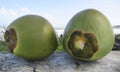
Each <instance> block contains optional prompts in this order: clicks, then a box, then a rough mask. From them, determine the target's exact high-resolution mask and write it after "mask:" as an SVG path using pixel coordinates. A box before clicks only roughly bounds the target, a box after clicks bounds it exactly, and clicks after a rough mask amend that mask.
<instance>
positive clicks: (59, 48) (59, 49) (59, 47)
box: [56, 35, 64, 52]
mask: <svg viewBox="0 0 120 72" xmlns="http://www.w3.org/2000/svg"><path fill="white" fill-rule="evenodd" d="M63 50H64V49H63V45H62V35H61V36H60V37H59V38H58V47H57V50H56V52H62V51H63Z"/></svg>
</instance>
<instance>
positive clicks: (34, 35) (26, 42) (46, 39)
mask: <svg viewBox="0 0 120 72" xmlns="http://www.w3.org/2000/svg"><path fill="white" fill-rule="evenodd" d="M4 38H5V41H6V42H7V45H8V48H9V50H10V52H12V53H14V54H15V55H17V56H20V57H22V58H25V59H27V60H37V59H43V58H45V57H48V56H49V55H51V54H52V53H53V52H54V51H55V50H56V48H57V45H58V43H57V37H56V34H55V31H54V29H53V27H52V26H51V24H50V23H49V22H48V21H47V20H46V19H45V18H43V17H41V16H37V15H25V16H22V17H20V18H18V19H16V20H15V21H13V22H12V23H11V24H10V25H9V26H8V27H7V30H6V32H5V34H4Z"/></svg>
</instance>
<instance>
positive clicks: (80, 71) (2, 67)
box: [0, 51, 120, 72]
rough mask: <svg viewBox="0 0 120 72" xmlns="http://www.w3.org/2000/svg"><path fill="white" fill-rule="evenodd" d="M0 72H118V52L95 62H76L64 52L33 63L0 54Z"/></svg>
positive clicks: (119, 53) (119, 57) (3, 53)
mask: <svg viewBox="0 0 120 72" xmlns="http://www.w3.org/2000/svg"><path fill="white" fill-rule="evenodd" d="M0 72H120V51H111V52H110V53H109V54H108V55H106V56H105V57H104V58H102V59H100V60H98V61H95V62H85V61H79V62H76V61H75V60H74V59H73V58H71V57H70V56H69V55H68V54H67V53H66V52H61V53H54V54H52V55H51V56H50V57H48V58H46V59H44V60H41V61H34V62H30V61H26V60H24V59H22V58H20V57H17V56H15V55H13V54H10V53H8V52H1V53H0Z"/></svg>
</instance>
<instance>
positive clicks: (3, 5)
mask: <svg viewBox="0 0 120 72" xmlns="http://www.w3.org/2000/svg"><path fill="white" fill-rule="evenodd" d="M119 7H120V1H119V0H24V1H23V0H0V40H1V41H4V38H3V34H4V32H5V29H6V27H7V26H8V25H9V24H10V23H11V22H12V21H14V20H15V19H16V18H18V17H21V16H23V15H27V14H36V15H40V16H43V17H45V18H46V19H47V20H48V21H49V22H50V23H51V24H52V26H53V27H54V29H55V31H56V33H57V35H58V37H60V36H61V35H62V34H63V32H64V28H65V26H66V24H67V23H68V21H69V20H70V19H71V17H73V15H75V14H76V13H78V12H80V11H82V10H84V9H88V8H93V9H97V10H99V11H100V12H102V13H103V14H104V15H105V16H106V17H107V18H108V20H109V21H110V23H111V26H112V27H113V31H114V34H115V36H116V40H117V43H115V44H117V46H118V45H119V43H120V41H119V34H120V23H119V17H120V8H119Z"/></svg>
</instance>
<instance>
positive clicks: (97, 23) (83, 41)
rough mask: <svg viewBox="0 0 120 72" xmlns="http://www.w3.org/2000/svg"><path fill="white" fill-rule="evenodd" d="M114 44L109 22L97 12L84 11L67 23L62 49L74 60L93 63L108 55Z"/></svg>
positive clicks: (93, 10) (92, 10) (91, 10)
mask: <svg viewBox="0 0 120 72" xmlns="http://www.w3.org/2000/svg"><path fill="white" fill-rule="evenodd" d="M113 44H114V34H113V30H112V27H111V25H110V22H109V21H108V19H107V18H106V17H105V16H104V15H103V14H102V13H101V12H99V11H97V10H95V9H86V10H84V11H81V12H79V13H77V14H76V15H75V16H74V17H72V19H71V20H70V21H69V22H68V24H67V26H66V28H65V31H64V36H63V47H64V48H65V50H66V51H67V52H68V53H69V54H70V55H71V56H72V57H73V58H75V59H78V60H86V61H95V60H98V59H100V58H102V57H104V56H105V55H106V54H108V53H109V52H110V51H111V49H112V47H113Z"/></svg>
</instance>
